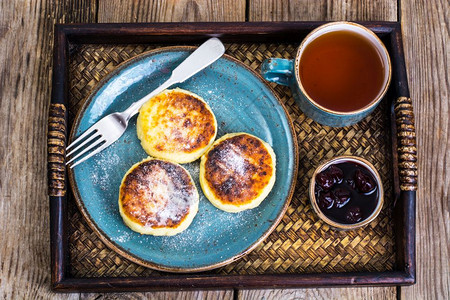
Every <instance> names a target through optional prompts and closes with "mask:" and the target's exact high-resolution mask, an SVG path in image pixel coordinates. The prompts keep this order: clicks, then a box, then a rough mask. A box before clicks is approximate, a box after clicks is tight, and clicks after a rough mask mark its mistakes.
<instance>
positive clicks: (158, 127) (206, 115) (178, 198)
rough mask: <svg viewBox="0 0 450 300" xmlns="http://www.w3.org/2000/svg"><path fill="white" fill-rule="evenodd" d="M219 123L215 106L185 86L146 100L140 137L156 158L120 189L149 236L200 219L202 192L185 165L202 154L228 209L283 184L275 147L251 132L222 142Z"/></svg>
mask: <svg viewBox="0 0 450 300" xmlns="http://www.w3.org/2000/svg"><path fill="white" fill-rule="evenodd" d="M216 134H217V121H216V118H215V116H214V113H213V112H212V110H211V108H210V107H209V106H208V104H207V103H206V102H205V101H204V100H203V99H202V98H201V97H200V96H198V95H196V94H193V93H191V92H189V91H185V90H182V89H174V90H166V91H164V92H163V93H161V94H159V95H157V96H155V97H153V98H152V99H150V100H149V101H148V102H147V103H146V104H144V105H143V106H142V107H141V109H140V111H139V116H138V120H137V135H138V138H139V139H140V141H141V145H142V147H143V148H144V150H145V151H146V152H147V153H148V154H149V155H150V156H151V158H147V159H144V160H143V161H142V162H140V163H137V164H135V165H134V166H132V167H131V168H130V169H129V170H128V172H127V173H126V174H125V176H124V178H123V180H122V183H121V186H120V192H119V211H120V214H121V216H122V218H123V220H124V222H125V224H126V225H127V226H128V227H130V228H131V229H132V230H134V231H137V232H140V233H142V234H151V235H174V234H177V233H179V232H181V231H183V230H185V229H186V228H187V227H188V226H189V225H190V224H191V222H192V220H193V219H194V217H195V215H196V213H197V210H198V203H199V195H198V191H197V189H196V187H195V184H194V182H193V180H192V177H191V176H190V175H189V173H188V171H187V170H186V169H184V168H183V167H181V166H180V165H179V164H178V163H187V162H192V161H195V160H197V159H198V158H200V157H201V164H200V175H199V176H200V178H199V181H200V185H201V188H202V190H203V192H204V194H205V196H206V197H207V198H208V199H209V201H210V202H211V203H212V204H213V205H214V206H216V207H217V208H219V209H222V210H224V211H227V212H240V211H243V210H246V209H251V208H255V207H257V206H258V205H259V204H260V203H261V202H262V201H263V200H264V198H266V197H267V195H268V194H269V192H270V190H271V189H272V187H273V185H274V182H275V153H274V152H273V150H272V148H271V147H270V146H269V145H268V144H267V143H265V142H264V141H262V140H261V139H259V138H257V137H255V136H253V135H250V134H248V133H231V134H227V135H225V136H223V137H221V138H220V139H218V140H217V141H216V142H214V140H215V138H216Z"/></svg>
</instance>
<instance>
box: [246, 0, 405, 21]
mask: <svg viewBox="0 0 450 300" xmlns="http://www.w3.org/2000/svg"><path fill="white" fill-rule="evenodd" d="M248 15H249V21H342V20H347V21H397V1H395V0H380V1H371V0H363V1H361V0H337V1H336V0H281V1H279V0H250V5H249V12H248Z"/></svg>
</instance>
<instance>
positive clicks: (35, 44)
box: [0, 0, 92, 299]
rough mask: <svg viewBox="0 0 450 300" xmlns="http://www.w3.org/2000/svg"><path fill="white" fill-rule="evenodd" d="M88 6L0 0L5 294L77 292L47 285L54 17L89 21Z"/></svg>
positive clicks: (0, 252) (0, 253) (0, 292)
mask: <svg viewBox="0 0 450 300" xmlns="http://www.w3.org/2000/svg"><path fill="white" fill-rule="evenodd" d="M63 2H64V3H63ZM75 7H76V8H77V9H75V10H72V9H73V8H75ZM91 9H92V7H90V6H89V4H88V3H81V2H77V1H71V2H70V3H67V2H66V1H51V0H48V1H1V2H0V41H1V44H2V47H0V139H1V141H0V145H1V146H0V161H1V169H0V197H1V198H0V262H1V265H0V278H1V279H0V298H7V299H8V298H10V299H31V298H50V297H51V296H53V297H54V298H61V299H71V298H76V296H77V295H55V294H53V293H51V292H50V269H49V267H50V251H49V250H50V248H49V245H50V241H49V221H48V220H49V205H48V197H47V181H46V176H45V174H46V170H47V166H46V140H47V139H46V130H47V116H48V106H49V102H50V78H51V64H52V50H53V25H54V23H55V22H75V21H78V22H85V21H90V20H91V19H90V16H91V15H90V12H91ZM68 11H71V12H72V13H71V14H66V13H67V12H68Z"/></svg>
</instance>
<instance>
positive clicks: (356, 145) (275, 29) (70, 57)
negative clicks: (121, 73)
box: [48, 22, 417, 291]
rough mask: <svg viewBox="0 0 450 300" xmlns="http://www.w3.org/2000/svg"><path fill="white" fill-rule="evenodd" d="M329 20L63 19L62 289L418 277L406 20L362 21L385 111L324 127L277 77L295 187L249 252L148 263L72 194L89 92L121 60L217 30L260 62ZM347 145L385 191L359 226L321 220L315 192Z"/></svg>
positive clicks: (56, 205)
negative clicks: (311, 185)
mask: <svg viewBox="0 0 450 300" xmlns="http://www.w3.org/2000/svg"><path fill="white" fill-rule="evenodd" d="M322 24H323V22H283V23H278V22H271V23H183V24H180V23H156V24H82V25H56V27H55V51H54V65H53V93H52V100H51V106H50V112H49V127H48V176H49V180H48V184H49V190H48V191H49V200H50V217H51V222H50V234H51V270H52V288H53V289H54V290H56V291H144V290H168V289H205V288H216V289H217V288H273V287H277V288H293V287H318V286H363V285H365V286H367V285H371V286H380V285H407V284H414V283H415V199H416V189H417V165H416V141H415V129H414V115H413V109H412V104H411V100H410V99H409V90H408V84H407V78H406V71H405V62H404V57H403V49H402V40H401V28H400V24H399V23H392V22H365V23H361V24H363V25H365V26H367V27H369V28H370V29H372V30H373V31H374V32H375V33H376V34H377V35H378V36H379V37H380V38H381V39H382V41H383V42H384V43H385V44H386V46H387V48H388V50H389V53H390V56H391V59H392V65H393V80H392V83H391V87H390V89H389V91H388V94H387V95H386V96H385V98H384V99H383V101H382V103H381V104H380V105H379V107H378V108H377V109H376V111H375V112H374V113H372V114H371V115H370V116H369V117H367V118H366V119H364V120H363V121H361V122H360V123H358V124H356V125H354V126H349V127H345V128H331V127H327V126H321V125H320V124H318V123H316V122H314V121H312V120H311V119H308V118H307V117H306V116H305V115H304V114H303V113H302V112H301V111H300V110H299V109H298V107H297V106H296V104H295V102H294V100H293V99H292V95H291V93H290V90H289V89H288V88H286V87H282V86H277V85H275V84H271V85H272V87H273V88H274V89H275V91H276V92H277V93H278V94H279V96H280V98H281V99H282V100H283V102H284V104H285V106H286V107H287V109H288V111H289V114H290V116H291V118H292V120H293V123H294V126H295V129H296V133H297V138H298V143H299V150H300V151H299V152H300V157H299V161H300V167H299V174H298V179H297V187H296V191H295V193H294V197H293V199H292V201H291V204H290V207H289V208H288V210H287V212H286V214H285V216H284V217H283V219H282V221H281V222H280V224H279V225H278V227H277V228H276V230H275V231H274V232H272V234H271V235H270V236H269V237H268V238H267V239H266V241H264V242H263V243H262V244H261V245H260V246H258V247H257V248H256V249H255V250H254V251H253V252H251V253H250V254H248V255H247V256H245V257H243V258H241V259H240V260H238V261H236V262H233V263H231V264H229V265H227V266H224V267H221V268H219V269H216V270H212V271H208V272H202V273H194V274H171V273H164V272H160V271H155V270H151V269H148V268H145V267H142V266H139V265H137V264H135V263H133V262H131V261H128V260H126V259H125V258H122V257H121V256H119V255H118V254H116V253H115V252H114V251H112V250H110V249H109V248H107V247H106V246H105V244H104V243H103V242H102V241H101V239H100V238H99V237H98V236H97V235H96V234H95V232H94V231H93V230H92V229H91V228H90V227H89V225H88V224H87V222H86V221H85V220H84V219H83V218H82V217H81V214H80V212H79V211H78V209H77V207H76V206H75V204H74V199H73V195H72V193H71V190H70V187H69V186H68V182H67V180H66V169H65V165H64V162H65V145H66V144H65V143H66V138H67V135H68V132H69V130H70V127H71V123H72V120H73V118H74V116H75V114H76V112H77V110H78V108H79V107H80V106H81V104H82V103H83V100H84V99H85V98H86V97H87V95H88V94H89V93H90V91H91V90H92V88H93V86H95V84H96V83H98V81H99V80H100V79H101V78H102V77H104V76H105V75H106V74H107V73H108V72H109V71H111V70H112V69H114V68H115V67H116V66H117V65H118V64H119V63H121V62H123V61H124V60H126V59H129V58H131V57H133V56H135V55H137V54H139V53H142V52H145V51H147V50H150V49H154V48H158V47H162V46H167V45H198V44H200V43H201V42H203V41H204V40H205V39H206V38H207V37H211V36H217V37H219V38H220V39H221V40H222V41H223V42H224V43H225V44H226V47H227V53H228V54H230V55H231V56H234V57H235V58H237V59H239V60H241V61H243V62H244V63H245V64H247V65H249V66H250V67H251V68H253V69H255V70H257V71H259V66H260V64H261V62H262V61H263V60H264V59H265V58H268V57H285V58H289V57H293V56H294V55H295V52H296V47H297V46H298V45H299V44H300V41H301V40H302V38H303V37H305V36H306V35H307V34H308V32H310V31H311V30H312V29H314V28H315V27H317V26H319V25H322ZM343 154H348V155H357V156H362V157H364V158H366V159H368V160H369V161H371V162H372V163H373V164H374V165H375V167H376V168H377V169H378V171H379V172H380V174H381V177H382V179H383V182H384V188H385V193H386V198H385V205H384V207H383V210H382V212H381V214H380V216H379V217H378V218H377V219H376V220H375V221H374V222H373V223H371V224H370V225H369V226H367V227H366V228H363V229H359V230H356V231H350V232H337V231H334V230H332V229H331V228H329V227H328V226H327V225H326V224H324V223H323V222H321V221H319V220H317V218H316V216H315V215H314V214H313V212H312V209H311V206H310V205H309V200H308V195H307V186H308V182H309V177H310V176H311V174H312V172H313V170H314V168H315V166H317V165H318V164H319V163H320V162H321V161H322V160H324V159H327V158H331V157H334V156H337V155H343Z"/></svg>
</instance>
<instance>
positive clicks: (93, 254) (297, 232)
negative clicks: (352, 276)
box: [68, 44, 396, 277]
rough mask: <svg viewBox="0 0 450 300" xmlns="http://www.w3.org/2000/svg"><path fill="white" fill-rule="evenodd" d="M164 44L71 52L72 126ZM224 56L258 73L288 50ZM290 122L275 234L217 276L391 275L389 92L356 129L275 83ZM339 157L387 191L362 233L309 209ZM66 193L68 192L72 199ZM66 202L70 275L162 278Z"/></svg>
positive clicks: (257, 49)
mask: <svg viewBox="0 0 450 300" xmlns="http://www.w3.org/2000/svg"><path fill="white" fill-rule="evenodd" d="M161 46H164V45H158V46H156V45H151V46H146V45H98V44H85V45H80V46H78V47H76V48H73V49H71V51H70V52H71V53H70V58H69V62H70V64H69V81H70V96H69V107H68V113H69V124H71V123H72V121H73V118H74V117H75V115H76V113H77V111H78V109H79V107H80V106H81V105H82V103H83V101H84V99H85V98H86V97H87V96H88V95H89V93H90V92H91V90H92V88H93V87H94V86H95V85H96V84H97V83H98V81H99V80H100V79H102V78H103V77H104V76H105V75H106V74H107V73H108V72H110V71H111V70H113V69H114V68H115V67H116V66H117V65H118V64H120V63H121V62H123V61H125V60H127V59H129V58H132V57H133V56H135V55H137V54H140V53H142V52H145V51H148V50H151V49H154V48H158V47H161ZM226 46H227V52H226V53H227V54H229V55H231V56H233V57H235V58H237V59H239V60H240V61H243V62H244V63H245V64H247V65H249V66H250V67H251V68H253V69H255V70H258V71H259V66H260V65H261V62H262V61H263V60H264V59H266V58H269V57H284V58H292V57H293V56H294V55H295V51H296V46H295V45H290V44H227V45H226ZM272 87H273V88H274V89H275V91H276V93H278V95H279V96H280V98H281V99H282V101H283V103H284V104H285V106H286V107H287V109H288V111H289V114H290V116H291V118H292V120H293V123H294V126H295V130H296V133H297V137H298V144H299V153H300V158H299V163H300V167H299V174H298V180H297V186H296V190H295V193H294V196H293V198H292V201H291V204H290V206H289V208H288V210H287V212H286V215H285V216H284V217H283V219H282V221H281V222H280V224H279V225H278V227H277V228H276V229H275V230H274V232H273V233H272V234H271V235H270V236H269V237H268V238H267V239H266V240H265V241H264V242H263V243H262V244H261V245H260V246H259V247H258V248H256V249H255V250H254V251H253V252H251V253H250V254H248V255H247V256H245V257H243V258H241V259H240V260H238V261H236V262H234V263H231V264H229V265H227V266H224V267H221V268H219V269H216V270H213V271H209V273H216V274H237V275H247V274H268V273H270V274H281V273H335V272H359V271H366V272H367V271H368V272H372V271H380V272H385V271H391V270H393V269H394V264H395V261H396V259H395V249H394V245H395V240H394V234H393V227H394V224H393V219H392V217H391V216H392V209H391V207H392V194H393V191H392V186H393V179H392V173H393V172H392V171H393V170H392V166H393V164H392V148H391V140H390V138H389V137H390V135H391V132H390V124H389V117H388V116H389V103H391V102H392V99H391V98H390V97H393V96H391V94H390V93H388V94H387V96H386V97H385V99H384V100H383V101H382V103H381V104H380V105H379V106H378V108H377V109H376V111H375V112H374V113H372V114H371V115H370V116H369V117H367V118H366V119H365V120H363V121H362V122H360V123H358V124H357V125H354V126H351V127H345V128H331V127H326V126H322V125H320V124H318V123H316V122H314V121H312V120H311V119H309V118H307V117H306V116H305V115H304V114H303V113H302V112H301V111H300V110H299V108H298V107H297V106H296V104H295V103H294V100H293V98H292V96H291V93H290V90H289V89H288V88H287V87H283V86H278V85H275V84H272ZM338 155H357V156H361V157H364V158H366V159H367V160H369V161H370V162H372V163H373V164H374V165H375V167H376V168H377V170H378V171H379V173H380V175H381V177H382V180H383V183H384V189H385V195H386V196H385V205H384V207H383V210H382V211H381V213H380V215H379V216H378V218H377V219H376V220H375V221H374V222H373V223H371V224H370V225H368V226H367V227H365V228H363V229H359V230H357V231H349V232H338V231H334V230H332V229H331V228H330V227H329V226H328V225H326V224H325V223H323V222H321V221H318V219H317V218H316V216H315V215H314V214H313V211H312V208H311V206H310V204H309V200H308V193H307V187H308V184H309V178H310V176H311V175H312V173H313V171H314V168H315V166H317V165H318V164H319V163H320V162H322V161H323V160H325V159H328V158H331V157H334V156H338ZM69 194H70V193H69ZM68 196H69V228H68V229H69V254H70V257H69V262H70V272H71V275H72V276H73V277H102V276H108V277H118V276H120V277H127V276H159V275H160V274H162V273H161V272H159V271H154V270H151V269H148V268H145V267H142V266H140V265H137V264H135V263H133V262H131V261H128V260H127V259H125V258H123V257H121V256H119V255H118V254H116V253H115V252H114V251H112V250H110V249H109V248H107V247H106V246H105V244H103V242H102V241H101V240H100V238H99V237H98V236H97V235H96V234H95V233H94V232H93V230H92V229H91V228H90V227H89V226H88V225H87V223H86V222H85V221H84V220H83V218H82V216H81V213H80V212H79V211H78V209H77V207H76V205H75V204H74V201H73V198H72V195H68Z"/></svg>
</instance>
